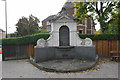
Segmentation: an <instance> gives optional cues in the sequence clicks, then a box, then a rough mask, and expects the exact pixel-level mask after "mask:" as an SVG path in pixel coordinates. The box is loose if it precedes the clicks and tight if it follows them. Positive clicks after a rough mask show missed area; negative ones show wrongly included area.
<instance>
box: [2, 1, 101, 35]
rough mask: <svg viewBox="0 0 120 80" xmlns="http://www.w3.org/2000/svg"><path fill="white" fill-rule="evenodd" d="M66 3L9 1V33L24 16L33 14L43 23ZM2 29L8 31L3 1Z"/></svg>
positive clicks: (13, 30)
mask: <svg viewBox="0 0 120 80" xmlns="http://www.w3.org/2000/svg"><path fill="white" fill-rule="evenodd" d="M65 2H66V0H7V21H8V26H7V27H8V33H14V32H15V31H16V26H15V24H16V23H17V22H18V20H19V18H21V17H22V16H25V17H28V16H29V15H30V14H32V15H33V16H36V17H37V18H39V19H40V21H42V20H43V19H45V18H46V17H48V16H50V15H54V14H57V13H58V12H59V11H60V10H61V8H62V6H63V5H64V3H65ZM40 26H41V22H40ZM0 28H1V29H3V30H4V31H5V30H6V28H5V2H4V1H2V0H0ZM97 29H99V28H97Z"/></svg>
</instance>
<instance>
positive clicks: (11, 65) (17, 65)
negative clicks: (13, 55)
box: [2, 60, 118, 78]
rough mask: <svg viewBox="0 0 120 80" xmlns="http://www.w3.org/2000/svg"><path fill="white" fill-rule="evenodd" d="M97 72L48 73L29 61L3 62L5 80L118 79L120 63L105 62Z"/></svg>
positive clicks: (99, 65)
mask: <svg viewBox="0 0 120 80" xmlns="http://www.w3.org/2000/svg"><path fill="white" fill-rule="evenodd" d="M97 67H99V68H98V69H95V70H92V69H91V70H87V71H83V72H74V73H58V72H46V71H43V70H39V69H38V68H36V67H35V66H34V65H32V64H31V63H29V62H28V60H11V61H3V62H2V71H3V74H2V77H3V78H118V63H116V62H107V61H106V62H103V63H100V64H98V65H97Z"/></svg>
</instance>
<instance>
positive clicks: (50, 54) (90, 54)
mask: <svg viewBox="0 0 120 80" xmlns="http://www.w3.org/2000/svg"><path fill="white" fill-rule="evenodd" d="M34 59H35V62H41V61H47V60H54V59H88V60H93V61H95V60H96V54H95V46H74V47H73V46H71V47H35V56H34Z"/></svg>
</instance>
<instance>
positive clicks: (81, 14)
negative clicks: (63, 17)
mask: <svg viewBox="0 0 120 80" xmlns="http://www.w3.org/2000/svg"><path fill="white" fill-rule="evenodd" d="M74 4H75V7H77V8H78V9H77V12H76V13H75V14H74V15H73V16H74V17H76V18H77V19H79V20H82V19H84V18H86V17H91V18H94V21H95V20H97V21H98V22H99V23H100V29H101V33H104V31H105V29H106V27H105V26H106V24H107V22H108V21H109V20H110V15H111V13H112V12H114V11H115V7H116V6H115V5H116V2H110V1H109V2H79V3H74Z"/></svg>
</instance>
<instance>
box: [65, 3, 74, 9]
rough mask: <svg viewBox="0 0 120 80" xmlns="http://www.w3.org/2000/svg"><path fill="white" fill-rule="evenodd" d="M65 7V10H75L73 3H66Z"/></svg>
mask: <svg viewBox="0 0 120 80" xmlns="http://www.w3.org/2000/svg"><path fill="white" fill-rule="evenodd" d="M63 7H64V8H65V9H71V8H74V3H72V2H66V3H65V4H64V6H63Z"/></svg>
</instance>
